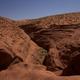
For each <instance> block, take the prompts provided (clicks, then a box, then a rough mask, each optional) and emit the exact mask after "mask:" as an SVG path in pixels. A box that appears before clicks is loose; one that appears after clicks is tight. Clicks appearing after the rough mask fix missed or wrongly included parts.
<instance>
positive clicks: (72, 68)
mask: <svg viewBox="0 0 80 80" xmlns="http://www.w3.org/2000/svg"><path fill="white" fill-rule="evenodd" d="M72 75H80V54H79V55H77V56H75V57H74V58H73V59H72V60H71V61H70V63H69V65H68V66H67V68H65V69H64V70H63V73H62V76H72Z"/></svg>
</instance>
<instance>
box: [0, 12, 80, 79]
mask: <svg viewBox="0 0 80 80" xmlns="http://www.w3.org/2000/svg"><path fill="white" fill-rule="evenodd" d="M79 15H80V14H79V13H71V14H64V15H58V16H57V15H56V16H49V17H45V18H40V19H33V20H22V21H15V20H11V19H8V18H4V17H0V80H71V79H72V80H80V76H79V75H80V70H79V68H80V63H79V61H80V16H79ZM74 75H75V76H74ZM67 76H69V77H67Z"/></svg>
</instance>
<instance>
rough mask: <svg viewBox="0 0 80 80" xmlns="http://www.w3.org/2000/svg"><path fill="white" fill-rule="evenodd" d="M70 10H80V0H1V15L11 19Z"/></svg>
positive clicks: (32, 17) (30, 17) (28, 17)
mask: <svg viewBox="0 0 80 80" xmlns="http://www.w3.org/2000/svg"><path fill="white" fill-rule="evenodd" d="M68 12H80V0H0V16H4V17H9V18H11V19H34V18H39V17H43V16H49V15H55V14H61V13H68Z"/></svg>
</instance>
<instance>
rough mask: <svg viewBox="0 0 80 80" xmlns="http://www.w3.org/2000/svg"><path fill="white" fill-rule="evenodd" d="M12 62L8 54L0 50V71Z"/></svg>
mask: <svg viewBox="0 0 80 80" xmlns="http://www.w3.org/2000/svg"><path fill="white" fill-rule="evenodd" d="M12 60H13V58H12V56H11V55H10V54H9V53H7V52H6V51H5V50H3V49H0V71H2V70H5V69H7V68H8V66H9V65H10V63H11V62H12Z"/></svg>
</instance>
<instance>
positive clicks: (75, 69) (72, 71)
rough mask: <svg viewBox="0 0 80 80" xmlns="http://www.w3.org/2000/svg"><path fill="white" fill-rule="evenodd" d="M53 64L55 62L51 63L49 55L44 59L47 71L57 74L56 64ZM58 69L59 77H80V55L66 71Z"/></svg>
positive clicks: (74, 58) (73, 59) (71, 62)
mask: <svg viewBox="0 0 80 80" xmlns="http://www.w3.org/2000/svg"><path fill="white" fill-rule="evenodd" d="M52 64H53V62H51V59H50V56H49V55H47V56H46V57H45V59H44V62H43V65H44V66H46V67H47V70H49V71H51V72H53V73H55V71H56V68H55V64H54V65H52ZM58 69H59V70H58ZM58 69H57V71H58V75H59V76H74V75H80V54H79V55H77V56H75V57H73V58H72V60H71V61H70V62H69V64H68V66H67V67H66V68H65V69H60V68H58ZM60 70H62V72H59V71H60Z"/></svg>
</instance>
